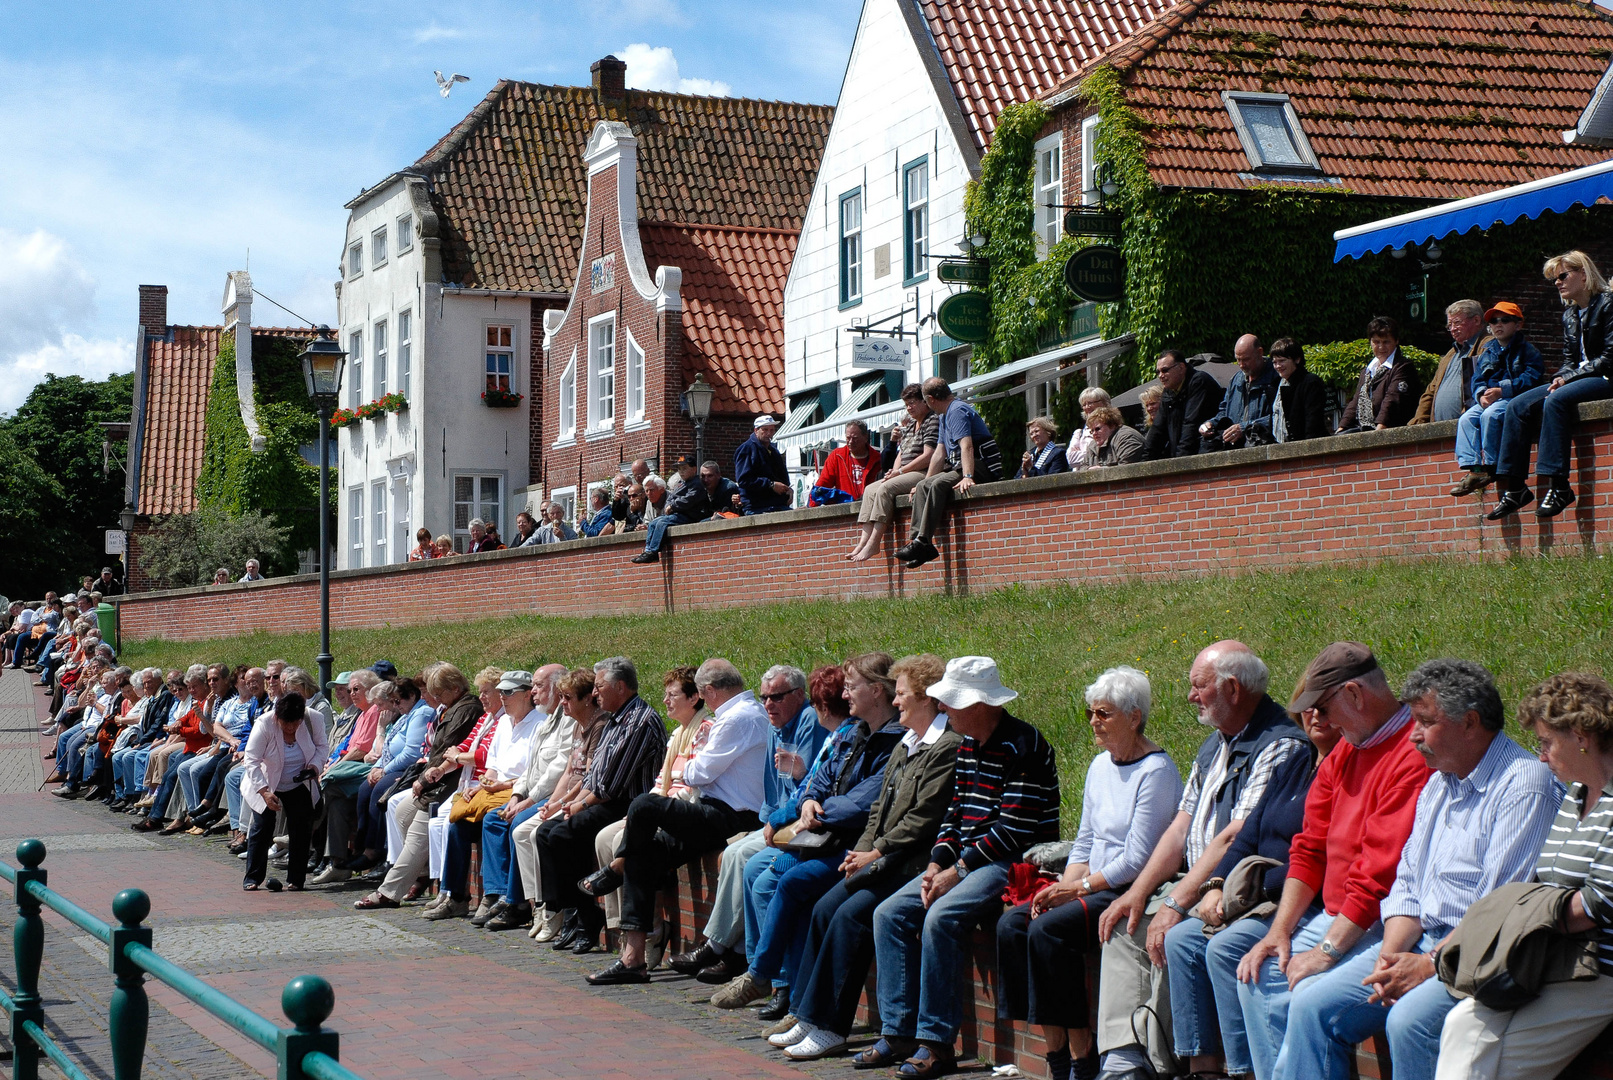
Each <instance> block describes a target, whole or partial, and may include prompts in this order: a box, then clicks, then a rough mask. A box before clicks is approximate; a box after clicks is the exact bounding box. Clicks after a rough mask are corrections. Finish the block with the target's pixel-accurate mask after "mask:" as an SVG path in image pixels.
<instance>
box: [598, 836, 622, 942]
mask: <svg viewBox="0 0 1613 1080" xmlns="http://www.w3.org/2000/svg"><path fill="white" fill-rule="evenodd" d="M625 831H627V819H626V818H623V819H622V820H620V821H613V822H611V823H610V824H609V825H606V826H605V827H604V828H603V829H600V830H599V831H598V832H597V833H595V834H594V859H595V861H597V862H598V863H599V865H600V866H601V867H603V866H605V865H606V864H607V863H609V862H610V861H611V860H612V859H614V858H616V856H617V855H618V854H620V852H619V851H618V849H619V848H620V847H621V846H622V833H624V832H625ZM602 901H603V903H604V905H605V926H606V927H607V928H608V929H611V930H619V929H621V925H622V890H620V889H617V890H616V891H615V892H613V893H611V894H610V895H609V896H606V897H603V898H602Z"/></svg>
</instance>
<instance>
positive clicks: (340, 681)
mask: <svg viewBox="0 0 1613 1080" xmlns="http://www.w3.org/2000/svg"><path fill="white" fill-rule="evenodd" d="M352 677H353V673H352V672H351V671H344V672H342V673H341V674H340V675H338V676H336V677H335V678H334V679H332V680H331V681H330V684H331V685H332V686H346V685H347V681H348V680H349V679H351V678H352Z"/></svg>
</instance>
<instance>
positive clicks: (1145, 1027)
mask: <svg viewBox="0 0 1613 1080" xmlns="http://www.w3.org/2000/svg"><path fill="white" fill-rule="evenodd" d="M1174 884H1175V883H1174V882H1169V883H1167V885H1166V887H1167V888H1169V887H1170V886H1172V885H1174ZM1153 921H1154V919H1153V916H1152V915H1144V916H1143V917H1142V918H1141V919H1139V920H1137V930H1136V932H1135V933H1131V934H1128V933H1126V923H1125V920H1123V919H1122V920H1121V922H1120V924H1119V925H1118V926H1116V927H1115V932H1114V934H1113V935H1112V936H1111V937H1110V938H1109V942H1108V944H1106V945H1104V947H1103V960H1102V963H1101V965H1100V967H1099V974H1098V1031H1097V1035H1098V1052H1099V1053H1100V1054H1104V1053H1108V1052H1109V1051H1110V1050H1115V1049H1118V1048H1120V1047H1122V1046H1138V1045H1141V1046H1142V1047H1143V1049H1145V1050H1146V1051H1147V1053H1148V1057H1149V1059H1150V1060H1151V1061H1152V1062H1153V1063H1154V1069H1155V1070H1156V1071H1157V1072H1158V1073H1159V1074H1160V1075H1161V1076H1168V1075H1170V1073H1171V1070H1172V1067H1173V1054H1172V1046H1171V981H1170V979H1169V978H1168V977H1167V975H1166V973H1165V971H1164V970H1163V969H1162V968H1157V967H1155V966H1154V963H1153V961H1152V960H1150V959H1148V948H1147V944H1148V927H1149V925H1150V924H1151V923H1152V922H1153ZM1144 1006H1147V1009H1144ZM1150 1010H1151V1012H1150Z"/></svg>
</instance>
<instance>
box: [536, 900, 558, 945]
mask: <svg viewBox="0 0 1613 1080" xmlns="http://www.w3.org/2000/svg"><path fill="white" fill-rule="evenodd" d="M565 922H566V913H565V912H563V911H550V910H549V909H548V908H544V909H543V915H542V917H541V918H539V919H534V920H533V922H532V928H533V930H535V931H536V933H534V934H533V935H532V937H533V938H534V939H535V940H536V941H537V942H538V943H539V944H542V943H543V942H545V941H553V940H554V939H555V938H557V937H559V936H560V928H561V927H562V926H564V925H565Z"/></svg>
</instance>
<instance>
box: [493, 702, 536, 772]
mask: <svg viewBox="0 0 1613 1080" xmlns="http://www.w3.org/2000/svg"><path fill="white" fill-rule="evenodd" d="M542 722H543V712H542V711H541V710H539V709H533V710H532V711H531V712H529V713H527V714H526V715H525V716H523V717H521V722H520V723H518V724H512V723H510V717H509V714H508V713H505V714H504V715H503V716H500V717H499V718H498V727H497V728H495V729H494V730H493V741H492V743H491V744H490V745H489V746H488V748H487V771H488V772H490V773H492V774H493V775H494V776H495V777H496V778H497V779H499V780H514V779H515V778H516V777H518V776H520V775H521V774H522V773H524V772H526V759H527V752H528V751H529V750H530V749H531V748H532V733H533V732H535V731H537V730H538V725H539V724H541V723H542Z"/></svg>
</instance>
